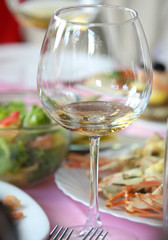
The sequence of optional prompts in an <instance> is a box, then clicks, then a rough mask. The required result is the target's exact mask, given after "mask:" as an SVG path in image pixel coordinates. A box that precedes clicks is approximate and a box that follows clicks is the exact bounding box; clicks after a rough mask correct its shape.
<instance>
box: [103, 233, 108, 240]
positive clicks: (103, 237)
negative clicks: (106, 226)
mask: <svg viewBox="0 0 168 240" xmlns="http://www.w3.org/2000/svg"><path fill="white" fill-rule="evenodd" d="M107 234H108V232H106V233H105V234H104V236H103V237H102V240H103V239H105V237H106V236H107Z"/></svg>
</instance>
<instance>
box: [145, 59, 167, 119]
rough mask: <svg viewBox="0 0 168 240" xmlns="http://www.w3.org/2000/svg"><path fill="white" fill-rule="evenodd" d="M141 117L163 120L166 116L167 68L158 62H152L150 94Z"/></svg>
mask: <svg viewBox="0 0 168 240" xmlns="http://www.w3.org/2000/svg"><path fill="white" fill-rule="evenodd" d="M141 74H142V78H143V73H141ZM143 117H144V118H146V119H150V120H156V121H165V120H166V119H167V117H168V70H167V69H166V67H165V66H164V64H162V63H159V62H155V63H153V86H152V94H151V98H150V100H149V103H148V106H147V108H146V109H145V111H144V113H143Z"/></svg>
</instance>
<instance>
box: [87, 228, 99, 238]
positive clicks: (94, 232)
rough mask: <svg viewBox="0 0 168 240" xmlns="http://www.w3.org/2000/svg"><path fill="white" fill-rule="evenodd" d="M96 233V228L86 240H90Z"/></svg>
mask: <svg viewBox="0 0 168 240" xmlns="http://www.w3.org/2000/svg"><path fill="white" fill-rule="evenodd" d="M97 231H98V228H96V229H95V230H94V231H93V233H92V234H91V236H90V237H89V238H88V240H90V239H92V238H93V237H94V236H95V234H96V233H97Z"/></svg>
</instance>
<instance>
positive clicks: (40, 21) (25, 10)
mask: <svg viewBox="0 0 168 240" xmlns="http://www.w3.org/2000/svg"><path fill="white" fill-rule="evenodd" d="M77 2H81V3H86V1H84V0H79V1H78V0H6V3H7V5H8V7H9V9H10V10H11V12H12V13H13V14H14V15H15V17H16V19H17V20H18V22H19V23H20V24H21V25H23V26H29V27H38V28H42V29H43V28H44V29H46V28H47V26H48V24H49V21H50V19H51V17H52V15H53V12H54V11H55V10H56V9H58V8H61V7H63V6H66V5H74V4H76V3H77ZM91 2H94V0H91Z"/></svg>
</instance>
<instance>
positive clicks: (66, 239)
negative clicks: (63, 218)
mask: <svg viewBox="0 0 168 240" xmlns="http://www.w3.org/2000/svg"><path fill="white" fill-rule="evenodd" d="M72 233H73V229H72V230H71V231H70V232H69V234H68V236H67V237H66V238H65V240H68V239H69V238H70V236H71V234H72Z"/></svg>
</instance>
